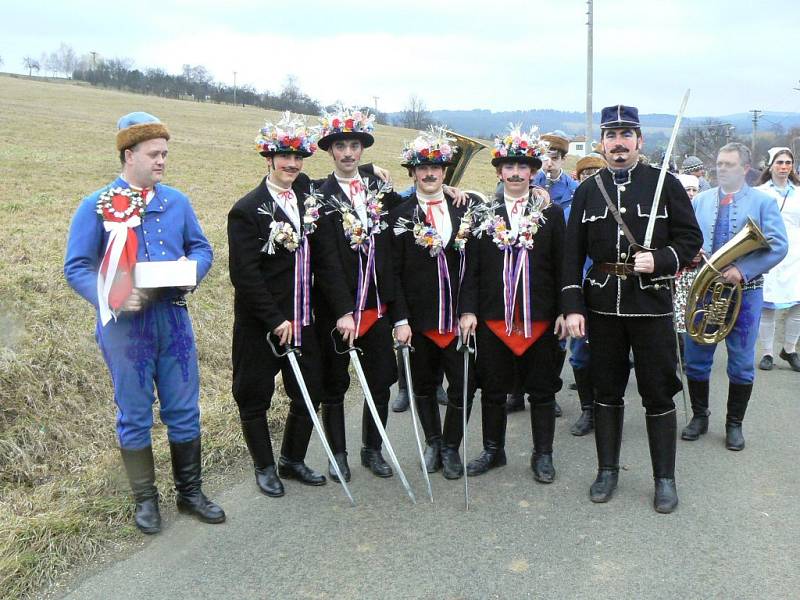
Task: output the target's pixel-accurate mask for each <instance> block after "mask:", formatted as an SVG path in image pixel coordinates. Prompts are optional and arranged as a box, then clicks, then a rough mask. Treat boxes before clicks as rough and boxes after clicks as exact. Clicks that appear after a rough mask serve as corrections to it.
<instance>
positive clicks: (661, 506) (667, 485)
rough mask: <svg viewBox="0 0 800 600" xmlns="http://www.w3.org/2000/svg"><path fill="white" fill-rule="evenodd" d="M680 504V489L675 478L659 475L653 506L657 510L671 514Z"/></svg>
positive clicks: (656, 480)
mask: <svg viewBox="0 0 800 600" xmlns="http://www.w3.org/2000/svg"><path fill="white" fill-rule="evenodd" d="M677 506H678V490H677V488H676V486H675V479H674V478H672V479H670V478H665V477H657V478H656V479H655V494H654V495H653V508H655V509H656V512H658V513H662V514H669V513H671V512H672V511H674V510H675V508H677Z"/></svg>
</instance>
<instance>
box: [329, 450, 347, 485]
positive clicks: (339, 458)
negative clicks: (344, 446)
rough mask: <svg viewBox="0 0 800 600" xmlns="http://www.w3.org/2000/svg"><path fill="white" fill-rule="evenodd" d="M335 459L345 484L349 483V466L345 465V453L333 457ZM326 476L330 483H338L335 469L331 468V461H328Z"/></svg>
mask: <svg viewBox="0 0 800 600" xmlns="http://www.w3.org/2000/svg"><path fill="white" fill-rule="evenodd" d="M333 458H335V459H336V464H337V466H338V467H339V470H340V471H341V472H342V477H344V481H345V483H350V465H348V464H347V452H338V453H336V454H334V455H333ZM328 475H329V476H330V478H331V480H332V481H335V482H336V483H339V476H338V475H337V474H336V469H334V468H333V465H332V464H331V461H328Z"/></svg>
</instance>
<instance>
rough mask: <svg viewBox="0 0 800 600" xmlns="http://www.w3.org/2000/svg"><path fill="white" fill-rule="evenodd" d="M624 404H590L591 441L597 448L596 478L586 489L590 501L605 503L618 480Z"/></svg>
mask: <svg viewBox="0 0 800 600" xmlns="http://www.w3.org/2000/svg"><path fill="white" fill-rule="evenodd" d="M624 417H625V405H624V404H602V403H600V402H595V404H594V427H595V429H594V443H595V446H596V447H597V466H598V469H597V477H596V478H595V480H594V483H593V484H592V486H591V487H590V488H589V498H590V500H591V501H592V502H608V501H609V500H611V497H612V496H613V495H614V490H615V489H616V488H617V480H618V479H619V451H620V448H621V446H622V423H623V419H624Z"/></svg>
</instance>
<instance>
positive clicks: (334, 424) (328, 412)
mask: <svg viewBox="0 0 800 600" xmlns="http://www.w3.org/2000/svg"><path fill="white" fill-rule="evenodd" d="M337 400H340V401H339V402H333V403H331V404H327V403H326V404H323V405H322V406H321V410H320V412H321V413H322V426H323V427H324V428H325V437H327V438H328V444H330V447H331V452H333V458H335V459H336V464H337V465H338V466H339V470H340V471H341V472H342V477H344V480H345V482H349V481H350V465H348V464H347V437H346V436H345V430H344V398H341V399H339V398H337ZM328 476H329V477H330V478H331V479H332V480H333V481H335V482H336V483H339V476H338V475H337V474H336V469H334V468H333V465H332V464H330V460H329V461H328Z"/></svg>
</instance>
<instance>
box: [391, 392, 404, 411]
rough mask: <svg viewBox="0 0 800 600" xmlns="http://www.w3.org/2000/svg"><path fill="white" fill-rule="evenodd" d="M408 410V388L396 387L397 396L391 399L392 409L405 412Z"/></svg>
mask: <svg viewBox="0 0 800 600" xmlns="http://www.w3.org/2000/svg"><path fill="white" fill-rule="evenodd" d="M407 410H408V390H407V389H406V388H398V389H397V396H395V398H394V400H392V411H394V412H406V411H407Z"/></svg>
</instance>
